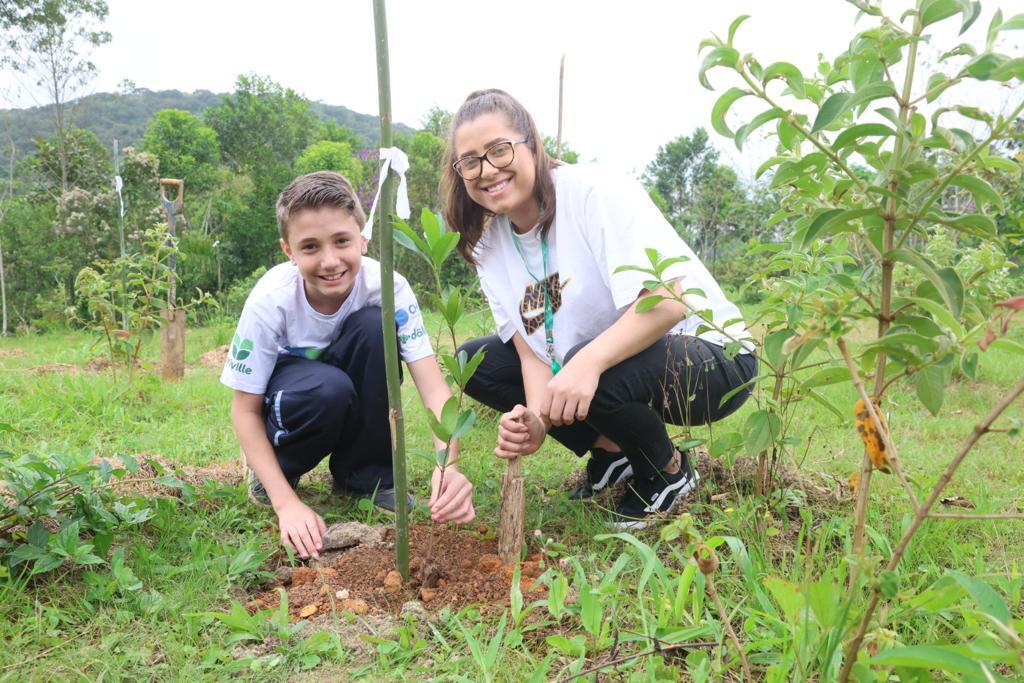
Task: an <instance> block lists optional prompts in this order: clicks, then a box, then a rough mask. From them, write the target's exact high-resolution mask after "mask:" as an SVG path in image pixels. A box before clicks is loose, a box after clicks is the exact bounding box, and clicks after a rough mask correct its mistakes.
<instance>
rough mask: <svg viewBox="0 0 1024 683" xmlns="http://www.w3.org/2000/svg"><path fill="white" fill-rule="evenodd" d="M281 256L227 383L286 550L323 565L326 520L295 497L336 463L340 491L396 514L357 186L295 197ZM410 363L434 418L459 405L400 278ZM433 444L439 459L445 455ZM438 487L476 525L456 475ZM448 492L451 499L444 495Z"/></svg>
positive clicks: (295, 192) (296, 190)
mask: <svg viewBox="0 0 1024 683" xmlns="http://www.w3.org/2000/svg"><path fill="white" fill-rule="evenodd" d="M277 223H278V229H279V231H280V233H281V249H282V250H283V251H284V253H285V254H286V255H287V256H288V262H287V263H282V264H280V265H277V266H275V267H274V268H271V269H270V270H269V271H268V272H267V273H266V275H264V276H263V277H262V278H260V280H259V282H257V283H256V286H255V287H253V290H252V292H251V293H250V294H249V298H248V299H246V302H245V307H244V308H243V310H242V316H241V318H240V319H239V321H238V329H237V332H236V334H235V337H234V341H233V343H232V345H231V353H230V355H229V356H228V359H227V362H226V364H225V366H224V371H223V372H222V373H221V382H223V383H224V384H226V385H227V386H229V387H231V388H232V389H234V390H235V393H234V398H233V399H232V403H231V423H232V426H233V427H234V429H235V433H236V434H237V435H238V441H239V443H240V444H241V447H242V450H243V452H244V453H245V455H246V460H247V461H248V464H249V467H250V468H251V469H252V470H253V473H254V474H255V477H256V479H257V480H258V481H253V482H252V485H251V487H250V491H251V492H252V494H253V496H254V497H256V498H262V499H263V500H264V501H267V499H269V503H270V504H271V505H272V506H273V507H274V511H275V512H276V513H277V517H278V524H279V526H280V530H281V542H282V543H284V544H285V545H286V546H289V547H290V548H292V549H293V550H295V551H296V552H297V553H298V554H299V555H300V556H301V557H304V558H305V557H310V556H312V557H318V551H319V550H320V548H321V547H322V542H321V536H322V534H323V532H324V531H325V529H326V527H325V525H324V521H323V519H322V518H321V517H320V515H318V514H317V513H315V512H314V511H313V510H311V509H310V508H309V507H308V506H307V505H306V504H304V503H303V502H302V501H301V500H299V497H298V496H297V495H296V494H295V490H294V489H295V487H296V485H297V484H298V481H299V477H300V476H301V475H303V474H304V473H306V472H308V471H310V470H312V469H313V468H314V467H316V465H317V463H319V462H320V461H321V460H323V458H325V457H327V455H328V454H330V470H331V474H332V475H333V477H334V485H335V488H338V489H347V490H351V491H356V492H365V493H368V492H372V491H376V494H375V496H374V504H375V505H377V506H378V507H380V508H383V509H386V510H391V511H393V510H394V508H395V491H394V483H393V482H394V478H393V473H392V469H391V428H390V424H389V421H388V398H387V384H386V380H385V377H384V335H383V331H382V325H381V310H380V264H379V263H378V262H377V261H374V260H373V259H369V258H365V259H364V258H363V256H364V255H365V254H366V244H367V240H366V238H365V237H363V235H362V230H363V228H364V226H365V224H366V216H365V214H364V213H363V210H362V207H361V206H360V205H359V200H358V199H357V197H356V193H355V191H354V190H353V189H352V185H351V184H350V183H349V182H348V180H347V179H345V177H344V176H342V175H339V174H337V173H331V172H319V173H310V174H308V175H304V176H300V177H298V178H296V179H295V180H293V181H292V182H291V183H289V185H288V187H286V188H285V189H284V191H283V192H281V196H280V197H278V200H277ZM395 318H396V320H397V322H398V337H399V351H400V354H401V357H402V359H403V360H404V361H405V362H406V364H407V366H408V368H409V373H410V374H411V375H412V378H413V381H414V382H415V384H416V389H417V390H418V391H419V394H420V398H421V399H422V401H423V404H424V405H425V406H426V408H427V409H428V410H432V411H434V414H435V415H438V414H440V412H441V408H442V406H443V405H444V403H445V401H446V400H447V399H448V397H449V396H450V395H451V393H450V391H449V389H448V384H447V383H446V382H445V380H444V377H443V376H442V375H441V370H440V368H438V365H437V361H436V360H435V358H434V353H433V350H432V349H431V346H430V341H429V339H428V338H427V334H426V330H425V329H424V327H423V318H422V316H421V315H420V311H419V306H417V304H416V298H415V296H414V295H413V292H412V289H411V288H410V287H409V283H408V282H407V281H406V280H405V278H403V277H402V276H401V275H399V274H398V273H395ZM444 446H445V444H444V443H443V442H440V441H438V440H437V439H435V448H444ZM455 460H457V450H456V445H455V444H452V457H451V458H450V459H449V464H448V467H447V468H446V470H445V472H444V485H443V487H442V486H440V482H441V472H440V470H439V469H436V470H435V471H434V473H433V476H432V478H431V496H430V509H431V516H432V517H433V518H434V519H435V520H438V521H445V520H452V521H455V522H458V523H463V522H468V521H470V520H472V519H473V517H474V516H475V512H474V509H473V500H472V495H471V493H472V488H473V487H472V485H471V484H470V483H469V481H468V480H467V479H466V477H465V476H463V475H462V474H461V473H460V472H459V471H458V470H457V469H456V468H455V467H454V466H453V465H452V463H453V462H454V461H455ZM439 489H440V490H439Z"/></svg>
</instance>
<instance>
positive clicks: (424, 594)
mask: <svg viewBox="0 0 1024 683" xmlns="http://www.w3.org/2000/svg"><path fill="white" fill-rule="evenodd" d="M436 597H437V590H435V589H433V588H420V600H422V601H423V602H430V601H431V600H433V599H434V598H436Z"/></svg>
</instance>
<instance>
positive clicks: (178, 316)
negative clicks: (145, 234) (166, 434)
mask: <svg viewBox="0 0 1024 683" xmlns="http://www.w3.org/2000/svg"><path fill="white" fill-rule="evenodd" d="M167 187H176V188H177V195H176V196H175V198H174V199H169V198H168V197H167V193H166V190H165V188H167ZM184 196H185V183H184V181H182V180H178V179H173V178H161V179H160V204H161V206H162V207H163V209H164V212H165V213H166V214H167V234H168V236H169V237H170V239H171V240H172V241H173V240H174V237H175V236H176V235H177V227H178V216H180V215H181V210H182V208H183V207H184V205H185V199H184ZM169 265H170V271H171V273H170V278H171V286H170V289H169V290H168V292H167V309H166V310H164V311H161V312H160V317H161V318H163V319H164V324H163V325H162V326H161V328H160V369H161V373H160V374H161V376H162V377H163V378H164V379H165V380H178V379H181V378H182V377H184V376H185V311H184V310H179V309H178V308H177V305H178V289H177V286H178V273H177V270H178V256H177V252H176V251H175V252H173V253H172V254H171V259H170V264H169Z"/></svg>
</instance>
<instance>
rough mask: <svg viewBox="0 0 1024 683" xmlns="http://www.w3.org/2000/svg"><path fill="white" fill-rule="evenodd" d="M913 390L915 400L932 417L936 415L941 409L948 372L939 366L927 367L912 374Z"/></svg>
mask: <svg viewBox="0 0 1024 683" xmlns="http://www.w3.org/2000/svg"><path fill="white" fill-rule="evenodd" d="M914 377H915V378H916V381H915V383H914V389H915V390H916V391H917V398H918V399H920V401H921V403H922V404H923V405H924V407H925V408H927V409H928V412H930V413H931V414H932V415H938V414H939V410H941V409H942V399H943V398H944V396H945V393H946V383H947V382H948V381H949V370H947V369H946V368H945V367H943V366H941V365H929V366H928V367H926V368H922V369H921V370H919V371H918V372H916V373H915V374H914Z"/></svg>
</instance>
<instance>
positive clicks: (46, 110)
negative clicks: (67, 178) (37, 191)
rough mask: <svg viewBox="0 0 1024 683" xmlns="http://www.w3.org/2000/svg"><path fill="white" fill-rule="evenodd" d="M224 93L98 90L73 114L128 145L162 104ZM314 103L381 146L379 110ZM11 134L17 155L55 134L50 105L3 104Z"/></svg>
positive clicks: (177, 105) (191, 106) (188, 103)
mask: <svg viewBox="0 0 1024 683" xmlns="http://www.w3.org/2000/svg"><path fill="white" fill-rule="evenodd" d="M222 97H224V95H220V94H217V93H212V92H210V91H209V90H196V91H195V92H191V93H183V92H180V91H178V90H161V91H156V92H155V91H152V90H147V89H145V88H138V89H136V90H134V91H133V92H131V93H126V94H118V93H96V94H95V95H88V96H86V97H83V98H81V99H80V100H77V101H76V102H74V103H73V105H72V106H71V108H72V109H73V112H74V113H73V117H72V118H73V121H74V123H75V125H77V126H78V127H80V128H85V129H87V130H91V131H92V132H93V133H95V134H96V136H97V137H98V138H99V139H100V140H102V141H103V143H104V144H107V145H112V144H113V142H114V139H115V138H116V139H117V141H118V142H119V143H120V145H121V147H128V146H130V145H135V144H138V142H139V140H141V139H142V136H143V134H144V133H145V132H146V124H147V123H148V122H149V119H150V118H151V117H152V116H153V114H155V113H156V112H158V111H160V110H161V109H184V110H185V111H190V112H192V113H193V114H196V115H197V116H198V115H200V114H202V112H203V110H204V109H206V108H207V107H211V106H214V105H217V104H220V102H221V98H222ZM310 108H311V109H312V110H313V112H314V113H315V114H316V115H317V116H319V117H320V119H321V120H327V119H332V120H334V121H336V122H337V123H339V124H341V125H343V126H346V127H348V128H351V129H352V130H353V131H355V132H356V134H357V135H359V137H361V138H362V139H363V140H364V141H365V143H366V145H367V146H369V147H376V146H377V142H378V140H379V139H380V121H379V120H378V118H377V117H376V116H373V115H370V114H360V113H359V112H355V111H352V110H351V109H348V108H347V107H342V106H335V105H330V104H323V103H321V102H310ZM395 132H396V133H404V134H411V133H412V132H413V129H412V128H410V127H409V126H405V125H403V124H400V123H399V124H395ZM8 134H10V136H11V137H12V138H13V139H14V144H15V146H16V147H17V148H18V153H19V155H24V154H29V153H31V152H32V151H34V150H35V145H34V143H33V140H34V138H35V136H37V135H41V136H43V137H44V138H45V137H49V136H50V135H52V134H53V115H52V114H51V110H50V107H45V106H44V107H31V108H29V109H2V110H0V139H5V138H6V137H7V135H8Z"/></svg>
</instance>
